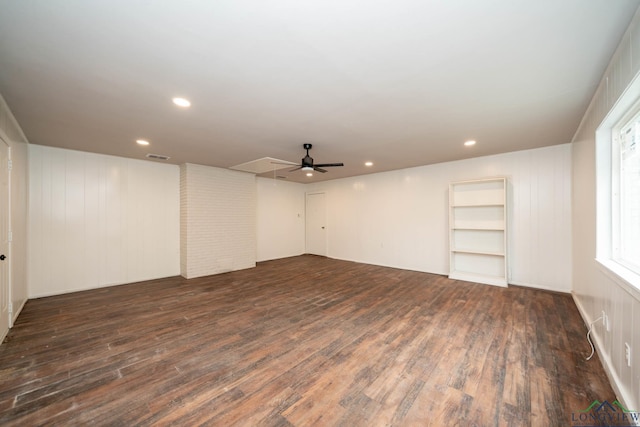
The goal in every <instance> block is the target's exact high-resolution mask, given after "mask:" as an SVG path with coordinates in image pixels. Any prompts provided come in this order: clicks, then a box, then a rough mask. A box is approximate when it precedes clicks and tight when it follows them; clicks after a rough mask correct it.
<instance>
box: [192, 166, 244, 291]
mask: <svg viewBox="0 0 640 427" xmlns="http://www.w3.org/2000/svg"><path fill="white" fill-rule="evenodd" d="M180 248H181V251H180V252H181V256H180V267H181V274H182V276H184V277H186V278H187V279H190V278H194V277H201V276H207V275H210V274H217V273H224V272H227V271H234V270H241V269H245V268H251V267H255V265H256V182H255V176H254V175H253V174H249V173H245V172H237V171H232V170H228V169H220V168H214V167H209V166H201V165H194V164H189V163H187V164H183V165H181V166H180Z"/></svg>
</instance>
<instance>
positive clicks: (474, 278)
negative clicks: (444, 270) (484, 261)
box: [449, 270, 509, 288]
mask: <svg viewBox="0 0 640 427" xmlns="http://www.w3.org/2000/svg"><path fill="white" fill-rule="evenodd" d="M449 278H450V279H454V280H464V281H465V282H473V283H482V284H485V285H493V286H502V287H503V288H506V287H507V286H508V285H509V284H508V282H507V278H506V277H504V276H489V275H485V274H478V273H468V272H466V271H457V270H454V271H452V272H451V273H449Z"/></svg>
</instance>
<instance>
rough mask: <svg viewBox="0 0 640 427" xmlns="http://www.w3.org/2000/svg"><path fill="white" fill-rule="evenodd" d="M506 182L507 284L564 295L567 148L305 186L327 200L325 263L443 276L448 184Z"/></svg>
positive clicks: (567, 228) (567, 251)
mask: <svg viewBox="0 0 640 427" xmlns="http://www.w3.org/2000/svg"><path fill="white" fill-rule="evenodd" d="M493 176H506V177H507V179H508V198H509V206H508V213H509V231H508V232H509V235H508V243H509V248H508V249H509V263H510V271H511V275H510V276H511V280H510V283H512V284H520V285H526V286H532V287H539V288H545V289H552V290H557V291H562V292H569V291H570V290H571V146H570V144H564V145H557V146H552V147H547V148H540V149H535V150H526V151H518V152H513V153H507V154H500V155H495V156H488V157H479V158H474V159H468V160H461V161H456V162H448V163H440V164H436V165H429V166H422V167H417V168H411V169H404V170H398V171H392V172H385V173H378V174H371V175H364V176H359V177H354V178H346V179H339V180H334V181H327V182H321V183H317V184H311V185H309V186H308V188H307V191H309V192H310V191H325V192H326V195H327V199H326V200H327V239H328V256H330V257H332V258H339V259H345V260H351V261H357V262H364V263H369V264H377V265H385V266H391V267H397V268H405V269H409V270H417V271H425V272H431V273H437V274H448V270H449V256H448V247H449V240H448V186H449V183H450V182H453V181H462V180H469V179H478V178H485V177H493Z"/></svg>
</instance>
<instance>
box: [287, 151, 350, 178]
mask: <svg viewBox="0 0 640 427" xmlns="http://www.w3.org/2000/svg"><path fill="white" fill-rule="evenodd" d="M311 147H312V145H311V144H302V148H304V149H305V150H307V155H306V156H304V158H303V159H302V161H301V162H300V165H299V166H298V167H297V168H293V169H291V170H290V171H289V172H293V171H297V170H299V169H302V170H303V171H309V172H310V171H318V172H321V173H325V172H326V170H324V169H322V168H329V167H335V166H344V163H319V164H317V165H314V164H313V157H311V156H310V155H309V150H311Z"/></svg>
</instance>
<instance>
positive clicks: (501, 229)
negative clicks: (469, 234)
mask: <svg viewBox="0 0 640 427" xmlns="http://www.w3.org/2000/svg"><path fill="white" fill-rule="evenodd" d="M451 229H452V230H454V231H455V230H474V231H504V227H502V228H497V227H451Z"/></svg>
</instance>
